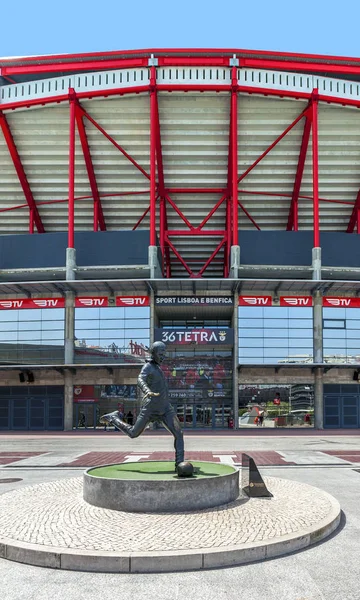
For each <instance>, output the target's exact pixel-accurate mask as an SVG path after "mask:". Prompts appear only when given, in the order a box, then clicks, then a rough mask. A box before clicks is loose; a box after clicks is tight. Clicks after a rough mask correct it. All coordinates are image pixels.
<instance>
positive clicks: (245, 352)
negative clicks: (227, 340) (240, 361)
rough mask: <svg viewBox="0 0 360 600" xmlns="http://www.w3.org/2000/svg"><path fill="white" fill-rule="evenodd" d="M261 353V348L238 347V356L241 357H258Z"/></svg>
mask: <svg viewBox="0 0 360 600" xmlns="http://www.w3.org/2000/svg"><path fill="white" fill-rule="evenodd" d="M262 355H263V352H262V349H259V350H257V349H255V348H240V356H243V357H246V356H247V357H255V356H256V357H260V356H262Z"/></svg>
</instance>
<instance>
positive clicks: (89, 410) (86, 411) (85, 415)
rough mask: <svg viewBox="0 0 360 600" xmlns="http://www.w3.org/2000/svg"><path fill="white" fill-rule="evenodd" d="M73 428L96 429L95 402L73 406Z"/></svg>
mask: <svg viewBox="0 0 360 600" xmlns="http://www.w3.org/2000/svg"><path fill="white" fill-rule="evenodd" d="M74 407H75V428H76V429H95V428H96V407H97V404H96V403H95V402H91V403H90V402H84V403H79V404H75V405H74Z"/></svg>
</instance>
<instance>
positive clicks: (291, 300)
mask: <svg viewBox="0 0 360 600" xmlns="http://www.w3.org/2000/svg"><path fill="white" fill-rule="evenodd" d="M312 305H313V299H312V296H281V298H280V306H312Z"/></svg>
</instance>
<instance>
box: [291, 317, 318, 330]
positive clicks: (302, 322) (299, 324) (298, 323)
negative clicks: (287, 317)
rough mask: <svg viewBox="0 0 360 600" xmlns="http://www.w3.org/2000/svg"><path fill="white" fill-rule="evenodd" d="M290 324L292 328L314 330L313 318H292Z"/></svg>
mask: <svg viewBox="0 0 360 600" xmlns="http://www.w3.org/2000/svg"><path fill="white" fill-rule="evenodd" d="M289 325H290V327H291V328H298V329H304V328H305V329H311V330H312V326H313V322H312V319H291V322H290V323H289Z"/></svg>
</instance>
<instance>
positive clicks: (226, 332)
mask: <svg viewBox="0 0 360 600" xmlns="http://www.w3.org/2000/svg"><path fill="white" fill-rule="evenodd" d="M154 339H155V341H156V342H164V344H188V345H196V344H209V345H211V346H220V345H222V346H229V345H232V344H233V343H234V330H233V329H227V328H225V327H224V328H222V329H220V328H219V329H214V328H209V327H207V328H205V329H176V328H171V329H170V328H169V329H165V328H161V327H159V328H157V329H155V331H154Z"/></svg>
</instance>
